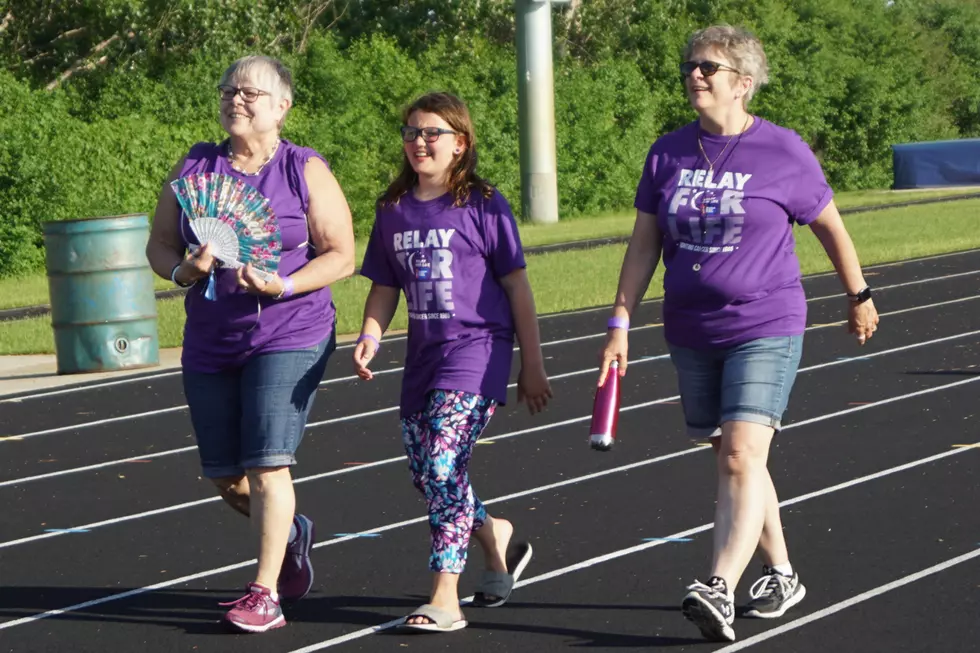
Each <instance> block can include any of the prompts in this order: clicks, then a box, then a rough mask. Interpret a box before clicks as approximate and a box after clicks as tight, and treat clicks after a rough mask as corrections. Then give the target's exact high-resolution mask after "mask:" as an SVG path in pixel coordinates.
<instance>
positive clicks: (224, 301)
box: [175, 140, 334, 372]
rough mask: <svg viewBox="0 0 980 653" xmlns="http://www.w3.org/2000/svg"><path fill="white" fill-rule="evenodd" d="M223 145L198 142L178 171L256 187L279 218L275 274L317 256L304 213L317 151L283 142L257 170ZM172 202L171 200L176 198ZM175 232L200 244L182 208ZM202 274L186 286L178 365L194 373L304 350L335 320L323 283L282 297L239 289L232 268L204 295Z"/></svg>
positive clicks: (188, 241)
mask: <svg viewBox="0 0 980 653" xmlns="http://www.w3.org/2000/svg"><path fill="white" fill-rule="evenodd" d="M226 155H227V149H226V147H225V146H222V145H216V144H214V143H198V144H196V145H195V146H194V147H192V148H191V149H190V152H188V154H187V159H186V161H185V163H184V166H183V168H182V169H181V171H180V175H179V176H180V177H184V176H187V175H189V174H194V173H199V172H216V173H220V174H226V175H231V176H233V177H236V178H238V179H241V180H243V181H244V182H245V183H247V184H249V185H251V186H253V187H255V188H256V189H258V191H259V192H260V193H262V195H264V196H265V197H266V198H267V199H268V200H269V204H270V206H271V207H272V210H273V211H274V212H275V214H276V218H277V219H278V220H279V228H280V231H281V234H282V254H281V256H280V259H279V275H280V276H285V275H289V274H292V273H293V272H295V271H296V270H298V269H299V268H301V267H303V266H304V265H306V264H307V262H309V261H311V260H312V259H313V258H315V257H316V251H315V249H314V246H313V244H312V243H311V242H310V239H309V227H308V225H307V221H306V212H307V210H308V209H309V197H310V195H309V189H308V188H307V186H306V177H305V176H304V170H305V167H306V162H307V161H309V160H310V159H311V158H314V157H315V158H318V159H321V160H323V161H324V163H326V161H325V160H324V159H323V157H322V156H320V154H318V153H317V152H316V151H314V150H312V149H310V148H306V147H299V146H298V145H294V144H293V143H290V142H289V141H286V140H283V141H282V142H281V143H280V144H279V149H278V151H277V152H276V154H275V156H274V157H273V158H272V160H271V161H270V162H269V163H268V164H267V165H266V166H265V168H263V169H262V172H261V173H259V174H258V175H256V176H251V175H243V174H241V173H239V172H236V171H235V170H234V169H233V168H232V167H231V165H230V164H229V163H228V159H227V156H226ZM175 201H176V200H175ZM180 230H181V235H182V237H183V239H184V242H185V244H191V243H193V244H195V245H197V244H199V243H198V242H197V238H196V237H195V236H194V233H193V232H192V231H191V230H190V228H189V227H188V226H187V216H185V215H184V213H183V212H182V211H181V217H180ZM206 287H207V278H205V279H202V280H200V281H198V282H197V283H196V284H195V285H194V286H193V287H192V288H189V289H188V290H187V296H186V298H185V299H184V308H185V310H186V312H187V321H186V323H185V324H184V350H183V352H182V354H181V363H182V365H183V366H184V368H185V369H187V370H191V371H194V372H220V371H222V370H227V369H234V368H236V367H239V366H241V365H242V364H243V363H244V362H245V361H246V360H248V359H249V358H250V357H251V356H254V355H256V354H262V353H268V352H274V351H289V350H294V349H305V348H307V347H312V346H314V345H316V344H318V343H319V342H321V341H323V340H324V339H325V338H326V337H327V336H328V335H330V331H331V330H332V329H333V325H334V306H333V301H332V297H331V293H330V288H329V287H324V288H321V289H319V290H314V291H313V292H309V293H301V294H296V295H293V296H292V297H289V298H287V299H279V300H277V299H273V298H271V297H257V296H256V295H250V294H248V293H246V292H245V291H244V290H242V289H241V288H239V286H238V282H237V278H236V272H235V270H233V269H228V268H219V269H218V270H217V271H216V272H215V288H216V290H217V297H216V299H215V300H214V301H211V300H209V299H207V298H205V297H204V289H205V288H206Z"/></svg>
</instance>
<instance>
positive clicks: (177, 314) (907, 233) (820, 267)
mask: <svg viewBox="0 0 980 653" xmlns="http://www.w3.org/2000/svg"><path fill="white" fill-rule="evenodd" d="M978 218H980V200H965V201H962V202H957V203H955V204H949V205H943V206H942V207H938V206H935V205H926V206H912V207H905V208H896V209H886V210H882V211H876V212H873V213H867V214H858V215H852V216H847V217H846V218H845V222H846V224H847V227H848V230H849V232H850V233H851V236H852V237H853V238H854V241H855V243H856V244H857V247H858V251H859V253H860V255H861V262H862V264H863V265H866V266H867V265H873V264H875V263H882V262H887V261H896V260H901V259H906V258H912V257H917V256H928V255H930V254H938V253H943V252H953V251H960V250H965V249H972V248H977V247H980V229H978V228H977V226H978V224H980V221H978ZM613 220H619V221H622V220H624V218H622V217H617V216H609V217H603V218H598V219H597V220H596V221H595V223H597V224H598V225H599V226H598V227H596V228H595V229H592V230H591V231H580V229H581V228H583V227H586V226H587V225H589V224H592V223H593V221H588V222H586V221H581V222H576V221H573V222H571V223H568V224H567V225H562V226H559V227H550V229H560V230H562V234H563V235H562V237H560V238H556V239H555V241H552V242H556V241H564V240H575V239H578V238H587V237H597V236H599V235H602V234H603V233H604V232H603V231H602V229H603V228H604V226H603V225H605V224H606V223H607V221H613ZM623 224H624V225H625V226H623V227H621V228H620V229H619V231H617V232H615V234H617V235H618V234H622V233H624V231H628V228H629V225H630V224H631V219H629V220H626V222H624V223H623ZM545 229H549V227H537V226H535V227H529V228H527V231H529V232H530V233H529V234H528V236H527V242H528V244H529V245H530V244H540V243H541V242H546V241H544V240H542V239H543V238H545V236H546V235H547V234H546V232H545V231H544V230H545ZM566 229H568V230H569V231H571V232H572V233H574V234H575V235H571V236H570V235H568V231H565V230H566ZM796 234H797V251H798V253H799V257H800V263H801V266H802V269H803V272H804V274H812V273H815V272H824V271H827V270H830V269H831V266H830V262H829V261H828V259H827V257H826V255H825V254H824V253H823V250H822V249H821V248H820V245H819V243H818V242H817V240H816V238H814V236H813V234H812V233H811V232H810V230H809V229H797V230H796ZM606 235H610V234H606ZM625 251H626V246H625V245H610V246H605V247H598V248H595V249H591V250H578V251H569V252H554V253H548V254H539V255H531V256H528V257H527V258H528V274H529V276H530V278H531V283H532V285H533V287H534V294H535V298H536V301H537V305H538V311H539V312H540V313H554V312H557V311H566V310H571V309H576V308H586V307H590V306H601V305H606V304H609V303H610V302H611V300H612V297H613V294H614V293H615V290H616V282H617V279H618V276H619V267H620V264H621V263H622V259H623V254H624V252H625ZM662 273H663V270H662V269H660V270H658V272H657V275H656V277H655V278H654V280H653V282H652V283H651V284H650V288H649V291H648V292H647V298H652V297H659V296H660V295H661V294H662V279H663V277H662ZM369 285H370V282H369V281H368V280H366V279H364V278H363V277H354V278H351V279H346V280H344V281H342V282H340V283H338V284H335V285H334V296H335V302H336V304H337V309H338V321H339V324H338V332H339V333H341V334H348V333H352V332H356V331H357V330H358V329H359V328H360V319H361V311H362V308H363V305H364V297H365V296H366V294H367V291H368V288H369ZM157 310H158V315H159V330H160V344H161V346H163V347H174V346H179V345H180V341H181V334H182V330H183V322H184V310H183V305H182V300H181V299H171V300H162V301H159V302H157ZM602 321H603V316H601V315H597V317H596V324H597V327H596V328H600V326H601V323H602ZM406 324H407V318H406V315H405V304H404V301H403V302H401V304H400V306H399V311H398V314H397V315H396V317H395V320H394V322H393V324H392V329H402V328H405V326H406ZM53 351H54V342H53V337H52V333H51V326H50V319H49V318H48V317H41V318H35V319H30V320H20V321H16V322H5V323H0V355H9V354H29V353H52V352H53Z"/></svg>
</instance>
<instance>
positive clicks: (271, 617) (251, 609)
mask: <svg viewBox="0 0 980 653" xmlns="http://www.w3.org/2000/svg"><path fill="white" fill-rule="evenodd" d="M246 589H247V592H246V594H245V596H243V597H242V598H240V599H238V600H237V601H231V602H230V603H219V604H218V605H233V606H235V607H233V608H232V609H231V610H229V611H228V613H227V614H226V615H225V619H224V620H225V622H227V623H229V624H231V625H232V626H234V627H235V628H237V629H239V630H244V631H245V632H247V633H264V632H265V631H267V630H272V629H273V628H282V627H283V626H285V625H286V618H285V617H284V616H282V608H281V607H279V601H277V600H275V599H273V598H272V591H271V590H270V589H269V588H268V587H263V586H261V585H259V584H258V583H249V584H248V586H247V588H246Z"/></svg>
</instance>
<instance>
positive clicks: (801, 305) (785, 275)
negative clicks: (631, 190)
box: [600, 26, 878, 641]
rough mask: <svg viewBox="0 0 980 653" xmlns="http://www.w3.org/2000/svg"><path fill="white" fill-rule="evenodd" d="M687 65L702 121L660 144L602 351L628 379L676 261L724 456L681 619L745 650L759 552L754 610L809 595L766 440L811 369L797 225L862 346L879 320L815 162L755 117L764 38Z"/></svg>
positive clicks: (700, 379) (693, 390)
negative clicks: (739, 590)
mask: <svg viewBox="0 0 980 653" xmlns="http://www.w3.org/2000/svg"><path fill="white" fill-rule="evenodd" d="M684 58H685V61H684V63H682V64H681V66H680V69H681V74H682V75H683V77H684V80H685V81H684V84H685V90H686V92H687V97H688V100H689V101H690V103H691V106H692V107H693V108H694V110H695V111H696V112H697V114H698V120H697V121H695V122H693V123H691V124H689V125H686V126H684V127H681V128H680V129H678V130H677V131H674V132H672V133H670V134H667V135H665V136H662V137H661V138H660V139H658V140H657V142H656V143H654V144H653V146H652V147H651V148H650V153H649V155H648V156H647V160H646V164H645V165H644V168H643V174H642V176H641V178H640V184H639V187H638V189H637V192H636V201H635V205H636V209H637V216H636V225H635V226H634V228H633V236H632V238H631V239H630V244H629V248H628V250H627V252H626V258H625V260H624V261H623V269H622V272H621V273H620V277H619V289H618V291H617V293H616V303H615V306H614V309H613V316H612V318H611V319H610V320H609V333H608V336H607V339H606V345H605V350H604V354H603V363H602V373H601V375H600V383H601V382H602V379H603V378H604V377H605V375H606V373H607V372H608V370H609V365H610V363H611V362H612V361H618V362H619V373H620V374H625V373H626V354H627V335H626V334H627V330H628V328H629V317H630V314H631V313H632V312H633V310H634V309H635V307H636V305H637V303H638V302H639V300H640V298H641V297H643V295H644V293H645V291H646V286H647V285H648V284H649V283H650V278H651V276H652V275H653V272H654V269H655V268H656V267H657V262H658V261H659V260H660V258H661V256H662V257H663V261H664V267H665V268H666V274H665V277H664V308H663V315H664V337H665V338H666V339H667V344H668V346H669V349H670V355H671V360H672V361H673V363H674V366H675V368H676V369H677V377H678V381H679V385H680V395H681V403H682V405H683V409H684V418H685V421H686V422H687V427H688V431H689V432H690V434H691V435H692V436H695V437H707V438H710V441H711V444H712V446H713V447H714V450H715V452H716V457H717V479H718V494H717V503H716V509H715V520H714V523H715V529H714V532H715V538H714V556H713V561H712V566H711V572H710V574H709V576H708V578H707V580H706V581H705V582H701V581H697V580H696V581H694V583H692V584H691V585H690V586H689V587H688V592H687V594H686V596H685V597H684V600H683V604H682V610H683V613H684V616H685V617H687V618H688V619H690V620H691V621H693V622H694V623H695V624H696V625H697V626H698V628H699V629H700V630H701V632H702V634H703V635H704V636H705V637H707V638H709V639H713V640H719V641H732V640H734V639H735V632H734V630H733V629H732V622H733V619H734V616H735V609H734V601H733V590H734V588H735V586H736V585H737V584H738V581H739V579H740V578H741V576H742V573H743V572H744V571H745V568H746V566H747V565H748V563H749V561H750V559H751V557H752V554H753V553H754V552H755V550H756V549H757V548H758V550H759V553H760V555H761V557H762V558H763V563H764V567H763V572H762V575H761V577H760V578H759V579H758V580H756V582H755V583H754V584H753V585H752V588H751V589H750V590H749V594H750V599H751V600H750V603H749V605H748V609H747V610H746V613H745V614H746V616H749V617H759V618H767V619H768V618H775V617H779V616H782V614H783V613H784V612H785V611H786V610H788V609H789V608H791V607H793V606H794V605H796V604H797V603H799V601H800V600H802V599H803V596H804V595H805V593H806V590H805V588H804V586H803V585H802V584H800V579H799V575H798V574H797V573H796V571H795V570H794V569H793V566H792V565H791V564H790V562H789V553H788V552H787V549H786V541H785V539H784V538H783V532H782V524H781V522H780V518H779V501H778V499H777V498H776V490H775V488H774V487H773V484H772V479H771V478H770V476H769V471H768V469H767V468H766V462H767V458H768V454H769V445H770V443H771V442H772V438H773V436H774V434H775V433H776V432H777V431H778V430H779V428H780V421H781V419H782V414H783V411H784V410H785V408H786V403H787V400H788V398H789V394H790V391H791V389H792V387H793V381H794V379H795V377H796V370H797V367H798V365H799V362H800V354H801V349H802V344H803V332H804V328H805V326H806V297H805V296H804V294H803V286H802V284H801V280H800V266H799V261H798V260H797V258H796V252H795V250H794V240H793V233H792V227H793V224H794V223H795V224H798V225H809V226H810V228H811V229H812V230H813V233H814V234H815V235H816V236H817V239H818V240H820V242H821V244H822V245H823V247H824V249H825V250H826V251H827V255H828V256H829V257H830V259H831V261H832V262H833V264H834V267H835V268H836V270H837V273H838V276H839V277H840V280H841V284H842V285H843V286H844V290H845V292H846V294H847V297H846V298H842V299H844V303H845V304H846V306H847V314H848V320H847V321H848V325H849V327H850V330H851V332H852V333H853V334H855V335H856V337H857V339H858V342H859V343H860V344H862V345H863V344H864V343H865V341H866V340H867V339H868V338H870V337H871V336H872V334H873V333H874V331H875V329H876V328H877V327H876V325H877V323H878V313H877V312H876V311H875V307H874V303H873V302H872V301H871V290H870V288H869V287H868V285H867V284H866V283H865V280H864V276H863V275H862V273H861V266H860V263H859V262H858V257H857V253H856V252H855V250H854V245H853V243H852V242H851V238H850V236H849V235H848V233H847V230H846V229H845V228H844V223H843V221H842V220H841V217H840V214H839V213H838V211H837V209H836V207H835V206H834V202H833V194H832V192H831V190H830V187H829V186H828V185H827V181H826V179H824V175H823V172H822V171H821V169H820V164H819V163H818V162H817V160H816V157H814V155H813V153H812V152H811V151H810V148H809V147H808V146H807V144H806V143H805V142H803V139H801V138H800V137H799V135H797V134H796V133H795V132H793V131H791V130H789V129H785V128H783V127H779V126H777V125H774V124H772V123H771V122H768V121H766V120H763V119H761V118H757V117H755V116H752V115H751V114H749V113H748V112H747V111H746V105H747V103H748V101H749V100H750V99H751V97H752V95H753V93H754V92H755V91H756V90H757V89H758V88H759V87H760V86H761V85H762V84H764V83H765V82H766V80H767V74H768V72H767V64H766V55H765V53H764V52H763V50H762V44H761V43H760V42H759V41H758V39H756V38H755V37H754V36H752V35H751V34H749V33H748V32H745V31H744V30H741V29H737V28H734V27H729V26H716V27H709V28H707V29H704V30H701V31H699V32H697V33H695V34H694V35H693V36H692V37H691V40H690V42H689V43H688V46H687V50H686V52H685V57H684Z"/></svg>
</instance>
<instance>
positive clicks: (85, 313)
mask: <svg viewBox="0 0 980 653" xmlns="http://www.w3.org/2000/svg"><path fill="white" fill-rule="evenodd" d="M149 224H150V223H149V220H148V219H147V216H146V215H145V214H144V215H121V216H114V217H106V218H86V219H83V220H64V221H56V222H45V223H44V247H45V252H46V254H45V257H46V265H47V272H48V289H49V291H50V295H51V325H52V327H54V344H55V351H56V354H57V361H58V374H75V373H79V372H103V371H111V370H122V369H131V368H138V367H150V366H153V365H158V364H159V362H160V345H159V337H158V336H157V311H156V297H155V296H154V293H153V273H152V271H151V270H150V267H149V263H148V262H147V260H146V241H147V239H148V237H149Z"/></svg>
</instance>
